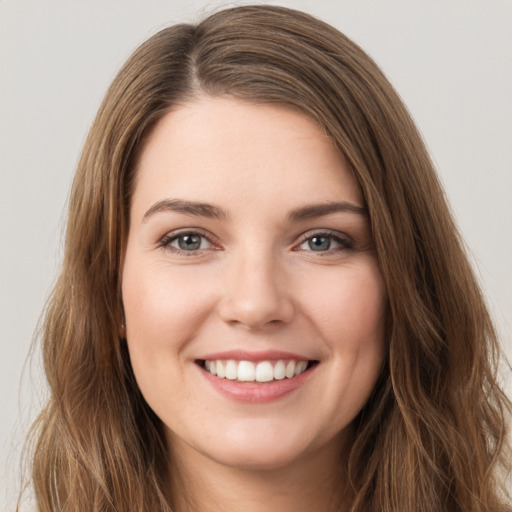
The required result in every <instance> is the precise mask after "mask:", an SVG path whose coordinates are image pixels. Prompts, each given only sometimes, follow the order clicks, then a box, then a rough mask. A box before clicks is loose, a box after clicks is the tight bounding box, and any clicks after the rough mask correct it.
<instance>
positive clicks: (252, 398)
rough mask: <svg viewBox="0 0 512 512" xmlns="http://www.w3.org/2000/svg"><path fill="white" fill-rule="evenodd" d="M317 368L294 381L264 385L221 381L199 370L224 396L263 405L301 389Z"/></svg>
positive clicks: (309, 370) (279, 381) (311, 369)
mask: <svg viewBox="0 0 512 512" xmlns="http://www.w3.org/2000/svg"><path fill="white" fill-rule="evenodd" d="M317 366H318V365H314V366H312V367H311V368H309V369H308V370H306V371H305V372H304V373H301V374H300V375H298V376H297V377H293V378H292V379H282V380H273V381H271V382H264V383H256V382H238V381H236V380H229V379H221V378H220V377H216V376H214V375H212V374H211V373H210V372H208V371H206V370H205V369H203V368H201V367H198V368H199V369H200V371H201V373H202V374H203V377H204V378H205V379H206V380H207V381H208V383H209V384H210V385H212V386H213V387H214V388H215V390H217V391H218V392H219V393H221V394H222V395H224V396H227V397H228V398H231V399H233V400H238V401H239V402H249V403H262V402H272V401H274V400H278V399H279V398H282V397H284V396H286V395H288V394H290V393H292V392H293V391H295V390H296V389H298V388H300V387H301V386H302V385H303V384H305V382H306V381H307V380H308V379H309V377H310V376H311V374H312V372H313V371H314V370H315V369H316V367H317Z"/></svg>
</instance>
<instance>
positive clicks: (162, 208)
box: [142, 199, 368, 222]
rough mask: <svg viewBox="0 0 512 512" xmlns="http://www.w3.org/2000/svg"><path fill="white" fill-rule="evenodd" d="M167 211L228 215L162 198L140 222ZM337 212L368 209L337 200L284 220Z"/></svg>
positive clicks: (304, 209)
mask: <svg viewBox="0 0 512 512" xmlns="http://www.w3.org/2000/svg"><path fill="white" fill-rule="evenodd" d="M168 211H171V212H178V213H184V214H186V215H194V216H197V217H207V218H210V219H226V218H228V216H229V215H228V213H227V212H226V211H225V210H223V209H222V208H219V207H218V206H214V205H212V204H209V203H201V202H196V201H187V200H184V199H164V200H162V201H158V202H157V203H155V204H154V205H153V206H152V207H151V208H150V209H149V210H148V211H147V212H146V213H145V214H144V217H143V219H142V222H146V221H147V220H148V219H149V218H150V217H152V216H153V215H155V214H157V213H161V212H168ZM338 212H347V213H355V214H357V215H363V216H367V215H368V210H367V209H366V208H363V207H362V206H358V205H355V204H352V203H348V202H346V201H339V202H329V203H320V204H312V205H308V206H302V207H300V208H296V209H294V210H292V211H291V212H290V213H289V214H288V215H287V216H286V220H287V221H288V222H298V221H303V220H308V219H313V218H316V217H323V216H325V215H330V214H332V213H338Z"/></svg>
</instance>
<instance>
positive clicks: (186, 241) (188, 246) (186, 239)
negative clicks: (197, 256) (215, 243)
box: [178, 235, 201, 251]
mask: <svg viewBox="0 0 512 512" xmlns="http://www.w3.org/2000/svg"><path fill="white" fill-rule="evenodd" d="M178 245H179V247H180V249H183V250H184V251H194V250H196V249H199V247H200V246H201V237H200V236H198V235H183V236H180V237H179V239H178Z"/></svg>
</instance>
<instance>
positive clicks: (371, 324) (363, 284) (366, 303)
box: [308, 262, 387, 351]
mask: <svg viewBox="0 0 512 512" xmlns="http://www.w3.org/2000/svg"><path fill="white" fill-rule="evenodd" d="M336 274H337V275H331V276H324V277H323V279H317V280H315V281H314V282H315V283H316V286H315V287H314V288H313V289H312V292H311V293H310V297H309V299H308V302H309V304H310V306H309V310H310V316H311V318H313V321H314V322H315V324H316V326H317V328H318V329H319V330H320V331H321V332H322V335H323V337H324V339H325V340H327V341H328V342H329V345H331V348H332V349H336V350H338V349H341V350H354V351H359V350H362V349H363V348H364V347H365V346H366V345H369V346H375V345H381V344H382V343H383V338H384V325H385V318H386V304H387V299H386V291H385V286H384V282H383V279H382V276H381V274H380V270H379V268H378V266H377V264H376V263H373V262H371V263H369V264H368V265H364V266H361V267H360V268H359V267H355V268H354V267H351V268H340V269H339V270H338V269H337V271H336ZM333 283H334V284H333ZM310 289H311V288H310Z"/></svg>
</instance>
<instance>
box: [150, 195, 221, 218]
mask: <svg viewBox="0 0 512 512" xmlns="http://www.w3.org/2000/svg"><path fill="white" fill-rule="evenodd" d="M161 212H178V213H184V214H186V215H195V216H198V217H208V218H210V219H225V218H227V217H228V214H227V212H226V211H224V210H223V209H222V208H219V207H218V206H214V205H212V204H208V203H199V202H195V201H186V200H184V199H164V200H162V201H158V203H155V204H154V205H153V206H152V207H151V208H150V209H149V210H148V211H147V212H146V213H145V214H144V217H143V219H142V222H145V221H146V220H148V219H149V218H150V217H152V216H153V215H155V214H156V213H161Z"/></svg>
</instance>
